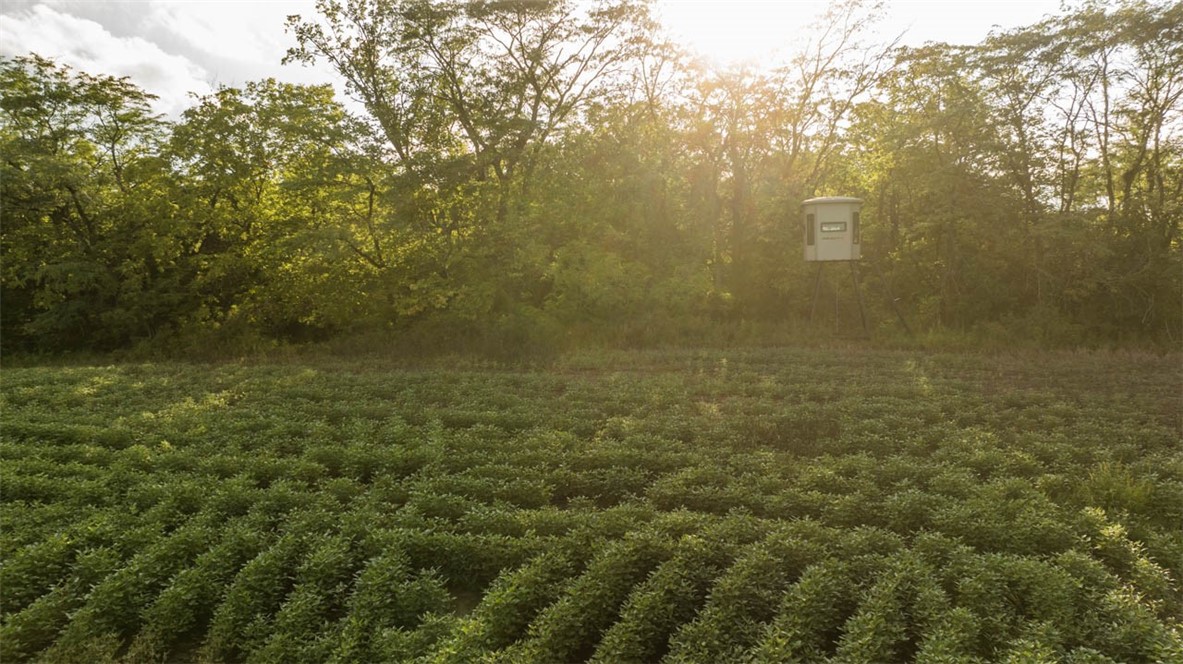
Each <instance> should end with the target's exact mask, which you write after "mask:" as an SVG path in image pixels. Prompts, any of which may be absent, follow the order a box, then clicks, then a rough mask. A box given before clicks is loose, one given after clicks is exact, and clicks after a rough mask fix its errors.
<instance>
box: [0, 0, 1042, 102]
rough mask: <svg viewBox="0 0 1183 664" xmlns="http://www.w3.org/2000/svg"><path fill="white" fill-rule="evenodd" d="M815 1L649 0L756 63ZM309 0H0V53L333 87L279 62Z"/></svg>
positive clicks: (183, 83) (951, 37)
mask: <svg viewBox="0 0 1183 664" xmlns="http://www.w3.org/2000/svg"><path fill="white" fill-rule="evenodd" d="M827 4H828V3H826V2H821V1H817V0H657V2H656V11H657V13H658V15H659V17H660V19H661V21H662V23H663V25H664V26H665V28H666V29H667V30H668V32H669V33H670V35H671V36H672V37H673V38H674V39H675V40H676V41H678V42H680V43H682V44H684V45H686V46H689V47H690V48H691V49H693V50H695V51H697V52H698V53H699V54H700V56H702V57H703V58H704V59H706V60H708V61H711V62H714V63H715V64H719V65H728V64H734V63H741V62H750V63H757V64H758V63H760V62H762V61H767V60H768V59H770V58H772V57H774V55H773V54H774V53H776V52H783V51H784V50H785V45H786V44H789V43H792V42H794V41H800V40H801V36H802V32H803V31H804V30H806V29H807V28H808V26H809V25H810V24H812V23H813V22H814V20H815V19H816V18H817V17H818V16H819V15H820V14H822V13H823V12H824V11H825V9H826V7H827ZM1058 10H1059V0H945V1H937V0H887V5H886V8H885V14H884V16H883V17H882V19H881V20H880V22H879V23H878V25H877V29H876V31H877V34H876V38H877V39H879V40H881V41H884V42H887V41H890V40H891V39H893V38H895V37H896V36H897V35H900V34H903V43H905V44H914V45H915V44H921V43H923V42H926V41H947V42H951V43H975V42H978V41H980V40H981V39H982V38H983V37H985V36H986V35H987V34H988V33H989V32H990V31H991V29H996V28H1003V29H1006V28H1011V27H1017V26H1021V25H1027V24H1030V23H1034V22H1036V21H1038V20H1039V19H1041V18H1042V17H1044V16H1046V15H1051V14H1056V13H1058ZM315 13H316V12H315V3H314V2H313V0H119V1H101V0H85V1H79V0H44V1H41V2H34V1H32V0H3V2H2V3H0V55H4V56H15V55H24V54H27V53H30V52H35V53H38V54H40V55H42V56H45V57H50V58H53V59H55V60H57V61H58V62H62V63H65V64H68V65H70V66H72V67H75V68H77V69H81V70H83V71H86V72H89V73H92V74H110V75H114V76H128V77H130V78H131V80H132V81H133V82H134V83H136V84H137V85H139V86H140V87H142V88H144V89H145V90H147V91H148V92H151V93H153V94H156V95H158V96H159V100H158V101H157V102H156V110H157V111H159V112H161V113H164V114H167V115H170V116H175V115H178V114H179V113H180V112H181V111H182V110H184V109H185V108H186V107H188V106H189V105H190V103H191V97H190V95H192V94H196V95H203V94H207V93H209V92H212V91H213V90H215V89H216V88H217V87H218V86H219V85H230V86H235V85H242V84H243V83H245V82H247V81H252V80H257V79H261V78H266V77H268V76H271V77H275V78H277V79H280V80H283V81H289V82H293V83H333V84H334V85H336V86H337V88H338V91H339V92H343V89H342V86H341V85H340V82H339V81H338V80H337V79H336V77H335V76H334V75H333V74H332V72H330V71H327V70H325V69H324V68H323V66H322V68H310V67H304V66H300V65H297V64H293V65H286V66H284V65H281V64H280V61H281V60H282V59H283V56H284V54H285V53H286V51H287V49H288V48H289V47H290V46H292V45H294V43H295V39H294V37H293V36H292V35H290V34H289V33H287V32H286V31H285V29H284V20H285V18H286V17H287V16H288V15H290V14H301V15H303V16H305V17H311V16H314V15H315Z"/></svg>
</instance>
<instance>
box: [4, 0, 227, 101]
mask: <svg viewBox="0 0 1183 664" xmlns="http://www.w3.org/2000/svg"><path fill="white" fill-rule="evenodd" d="M28 53H37V54H39V55H42V56H45V57H48V58H52V59H54V60H56V61H58V62H61V63H63V64H67V65H70V66H71V67H74V68H76V69H79V70H82V71H85V72H87V73H90V74H108V75H111V76H128V77H130V78H131V80H132V82H134V83H135V84H137V85H139V86H140V87H142V88H143V89H145V90H147V91H148V92H151V93H153V94H155V95H158V96H159V97H160V99H158V100H157V102H156V104H155V107H156V109H157V110H158V111H159V112H162V113H166V114H169V115H176V114H178V113H180V111H182V110H184V109H185V108H186V107H188V106H189V98H188V96H189V93H191V92H192V93H197V94H207V93H209V92H211V91H212V87H211V86H210V84H209V82H208V79H209V76H208V73H207V72H206V71H205V69H204V68H203V67H201V66H199V65H198V64H196V63H194V62H193V61H192V60H190V59H189V58H186V57H184V56H181V55H176V54H173V53H168V52H166V51H165V50H163V49H162V48H161V47H160V46H159V45H157V44H155V43H153V42H150V41H148V40H146V39H143V38H142V37H137V36H122V37H121V36H116V35H114V34H112V33H111V32H109V31H108V30H107V29H106V28H105V27H103V26H102V25H100V24H99V23H97V22H95V21H92V20H89V19H86V18H80V17H78V16H73V15H71V14H68V13H63V12H61V11H58V10H57V9H54V8H52V7H49V6H47V5H36V6H33V7H31V8H24V9H23V10H21V11H18V12H16V13H14V14H10V15H6V16H3V17H0V54H3V55H6V56H17V55H26V54H28Z"/></svg>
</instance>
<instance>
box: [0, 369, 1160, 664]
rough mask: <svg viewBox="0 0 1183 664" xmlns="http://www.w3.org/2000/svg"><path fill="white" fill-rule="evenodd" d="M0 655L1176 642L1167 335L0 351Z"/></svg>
mask: <svg viewBox="0 0 1183 664" xmlns="http://www.w3.org/2000/svg"><path fill="white" fill-rule="evenodd" d="M0 394H2V401H0V436H2V446H0V534H2V536H0V617H2V626H0V661H4V662H20V661H44V662H275V663H281V662H284V663H286V662H386V661H389V662H431V663H439V664H443V663H446V662H447V663H457V664H460V663H469V662H539V663H562V662H582V661H593V662H605V663H607V662H703V663H713V662H901V661H917V662H994V661H1012V662H1077V663H1085V662H1088V663H1090V664H1100V663H1109V662H1181V661H1183V433H1181V431H1183V402H1181V398H1183V396H1181V395H1183V372H1181V370H1180V358H1179V357H1178V356H1177V355H1175V356H1172V355H1165V356H1164V355H1152V354H1141V353H1136V352H1112V353H1106V352H1096V353H1091V352H1060V353H1053V352H1044V353H1034V352H1033V353H1020V354H1005V355H991V354H954V353H925V352H919V351H887V350H867V349H848V348H833V349H825V348H822V349H818V348H812V349H788V348H780V349H740V350H669V351H665V350H651V351H601V352H594V353H593V352H589V353H583V354H573V355H568V356H564V357H561V358H559V359H558V360H556V361H555V362H554V363H553V364H552V365H549V366H546V367H537V368H521V367H519V368H507V367H503V366H491V365H482V364H479V363H475V362H470V361H460V360H453V361H442V360H441V361H436V362H428V361H425V362H423V363H420V364H416V365H410V364H405V363H399V362H395V361H387V360H382V359H372V360H362V359H340V358H337V359H331V358H310V359H301V360H291V359H289V360H286V361H274V362H272V363H266V362H262V361H260V362H243V363H223V364H211V365H194V364H185V363H163V364H116V365H112V366H66V367H63V366H42V367H10V368H6V369H5V370H4V373H3V379H2V387H0Z"/></svg>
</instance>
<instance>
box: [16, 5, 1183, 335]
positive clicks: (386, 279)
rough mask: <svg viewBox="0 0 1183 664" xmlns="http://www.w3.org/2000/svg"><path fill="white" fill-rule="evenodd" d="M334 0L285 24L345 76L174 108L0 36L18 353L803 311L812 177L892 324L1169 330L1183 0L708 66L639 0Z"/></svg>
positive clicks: (1180, 209)
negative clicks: (859, 214)
mask: <svg viewBox="0 0 1183 664" xmlns="http://www.w3.org/2000/svg"><path fill="white" fill-rule="evenodd" d="M318 10H319V13H318V15H316V16H303V17H301V16H293V17H291V18H289V21H288V25H287V30H288V32H289V35H290V37H291V39H292V44H293V47H292V48H291V50H290V51H289V55H288V58H287V59H288V61H290V63H291V64H292V65H293V66H299V65H305V66H313V67H329V68H332V69H333V70H334V71H335V72H336V73H337V74H339V75H340V77H341V78H342V79H344V81H346V82H347V87H348V93H349V95H350V96H351V98H352V101H348V102H347V101H344V100H341V99H338V98H335V96H334V92H333V90H332V88H331V87H329V86H300V85H292V84H288V83H283V82H278V81H275V80H261V81H256V82H252V83H248V84H246V85H245V86H242V87H240V88H236V87H222V88H220V89H219V90H217V91H216V92H215V93H213V94H211V95H208V96H205V97H201V98H195V99H194V101H193V104H192V106H191V107H190V108H188V110H186V111H185V112H184V113H183V114H182V115H181V116H180V117H177V118H172V119H169V118H164V117H161V116H159V115H156V114H154V112H153V110H152V100H153V97H152V95H151V94H149V93H148V92H146V91H145V90H143V89H141V88H139V87H138V86H137V85H136V84H135V82H134V81H131V80H128V79H118V78H112V77H109V76H101V75H92V74H89V73H86V72H80V71H75V70H72V69H70V68H68V67H66V66H63V65H61V64H58V63H55V62H53V61H51V60H48V59H45V58H42V57H40V56H38V55H35V54H29V55H27V56H23V57H14V58H9V59H5V60H3V61H2V62H0V89H2V91H3V93H2V94H3V99H2V101H0V155H2V156H3V160H2V163H0V209H2V214H3V219H2V225H0V229H2V230H0V241H2V251H3V265H2V270H0V289H2V290H0V298H2V303H3V317H2V324H3V327H2V330H0V334H2V336H0V338H2V341H3V350H4V351H5V352H7V353H11V352H59V351H76V350H98V351H106V350H113V349H120V348H148V349H171V350H173V351H180V352H186V351H187V350H192V349H197V348H203V347H208V346H211V345H218V346H221V347H231V348H238V347H241V348H251V347H257V346H258V345H259V344H269V343H282V342H294V341H301V342H302V341H316V340H325V339H331V338H350V337H354V336H357V335H368V336H370V337H375V336H377V337H380V338H390V339H418V340H419V341H420V343H425V344H426V343H435V344H440V345H444V346H454V347H477V348H480V347H486V346H496V347H506V346H521V347H536V346H541V347H545V346H555V345H561V344H562V343H564V340H568V339H573V338H589V337H596V338H601V339H607V340H610V341H613V342H622V343H631V342H642V341H652V340H662V339H666V340H678V339H682V338H684V337H685V336H686V335H687V334H690V333H692V332H693V330H695V329H700V328H701V327H703V326H711V325H716V324H727V325H730V324H739V325H749V324H750V325H753V326H761V325H763V326H766V327H775V326H791V325H794V324H796V322H799V321H803V320H804V319H805V318H806V317H807V316H808V314H809V310H810V302H811V295H812V289H813V283H812V276H813V272H812V270H813V269H814V268H813V267H812V266H811V265H808V264H806V263H805V262H804V261H803V260H802V257H801V241H802V225H801V214H800V210H801V203H802V201H803V200H805V199H808V198H810V197H813V196H819V195H851V196H858V197H861V198H863V199H864V200H865V201H866V204H865V206H864V208H863V219H864V220H865V227H864V244H863V261H862V266H861V267H862V277H863V279H862V293H863V296H864V299H865V301H866V303H867V307H868V308H869V312H868V316H869V319H870V321H871V323H872V326H873V331H874V332H875V333H876V334H884V335H890V334H894V333H896V332H898V331H899V330H901V329H902V328H903V325H904V322H905V321H906V323H907V324H908V325H909V327H910V328H912V329H913V330H915V331H917V332H925V333H936V334H942V333H948V334H964V335H971V336H972V335H977V336H980V337H982V338H987V337H988V338H995V339H1001V340H1031V341H1034V342H1038V343H1048V344H1076V343H1089V344H1112V343H1138V344H1165V345H1176V344H1178V343H1179V341H1180V340H1181V339H1183V246H1181V238H1180V222H1181V220H1183V4H1180V3H1153V2H1139V1H1134V2H1122V3H1095V2H1094V3H1088V4H1085V5H1082V6H1080V7H1078V8H1076V9H1072V10H1070V11H1067V12H1066V13H1065V14H1063V15H1060V16H1056V17H1050V18H1048V19H1046V20H1044V21H1042V22H1040V23H1037V24H1035V25H1030V26H1027V27H1024V28H1021V29H1015V30H1010V31H1005V32H1000V31H996V32H994V33H992V34H991V35H990V36H989V37H988V38H987V39H985V40H984V41H983V42H982V43H979V44H975V45H956V44H942V43H929V44H926V45H924V46H920V47H903V46H899V45H898V44H895V43H883V41H882V40H881V39H879V38H878V37H877V36H876V35H877V29H876V24H875V20H874V11H873V10H872V9H870V8H868V7H866V6H863V5H861V4H858V3H848V4H843V5H841V6H836V7H835V8H834V9H833V10H832V12H831V14H830V15H829V16H827V17H826V18H825V19H824V20H823V22H822V24H821V25H820V26H818V27H817V28H816V29H814V30H813V31H812V32H811V33H810V34H812V35H813V38H812V39H811V40H810V41H809V43H808V44H806V45H805V46H804V47H802V48H801V49H800V50H799V51H797V53H796V54H795V55H793V56H792V57H788V58H786V59H784V60H783V61H782V62H779V63H769V64H768V66H767V67H764V68H762V69H751V68H749V69H743V68H731V69H724V70H720V69H713V68H709V67H704V66H701V65H699V64H696V63H695V61H694V60H693V59H692V58H691V57H689V56H688V55H687V54H686V53H684V52H683V51H682V50H681V49H679V47H678V46H677V45H676V44H672V43H669V42H668V40H667V39H666V38H665V37H664V36H663V35H662V33H661V31H660V30H659V29H658V27H657V24H656V22H655V21H654V20H653V18H652V16H651V15H650V13H649V8H648V7H647V5H646V4H645V3H643V2H635V1H634V0H607V1H604V2H598V3H595V4H589V3H577V2H565V1H561V0H560V1H553V2H552V1H547V2H495V1H487V0H474V1H452V2H434V1H433V2H428V1H425V0H403V1H393V2H392V1H388V0H320V2H318ZM833 272H834V273H835V275H834V276H833V277H832V279H829V280H827V282H826V287H825V297H827V298H832V299H833V301H834V302H844V303H849V302H853V295H854V294H853V293H852V292H851V288H852V287H851V284H850V283H849V279H840V278H838V276H837V275H838V274H841V275H842V276H843V277H845V271H844V270H843V271H838V270H834V271H833ZM827 301H828V300H827ZM843 306H844V307H846V306H847V305H846V304H844V305H843ZM826 314H827V315H828V316H831V317H832V318H834V321H833V322H834V325H835V326H838V327H841V326H842V325H846V324H848V323H849V321H848V320H845V318H849V316H845V312H844V313H843V314H842V316H840V314H839V313H837V312H836V311H835V312H830V311H829V310H828V309H827V312H826ZM843 316H845V318H843ZM855 321H856V322H855V323H854V324H855V325H857V316H856V317H855ZM825 324H826V325H830V323H829V322H826V323H825Z"/></svg>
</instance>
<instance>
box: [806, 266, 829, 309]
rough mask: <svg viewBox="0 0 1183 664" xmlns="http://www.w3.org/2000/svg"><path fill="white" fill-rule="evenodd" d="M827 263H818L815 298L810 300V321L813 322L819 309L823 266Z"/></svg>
mask: <svg viewBox="0 0 1183 664" xmlns="http://www.w3.org/2000/svg"><path fill="white" fill-rule="evenodd" d="M825 266H826V264H825V263H824V262H822V261H818V263H817V276H816V277H814V278H813V299H812V300H811V301H810V302H809V322H810V323H811V324H812V323H813V314H814V313H815V312H816V311H817V297H818V295H819V294H820V293H821V290H822V268H823V267H825Z"/></svg>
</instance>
